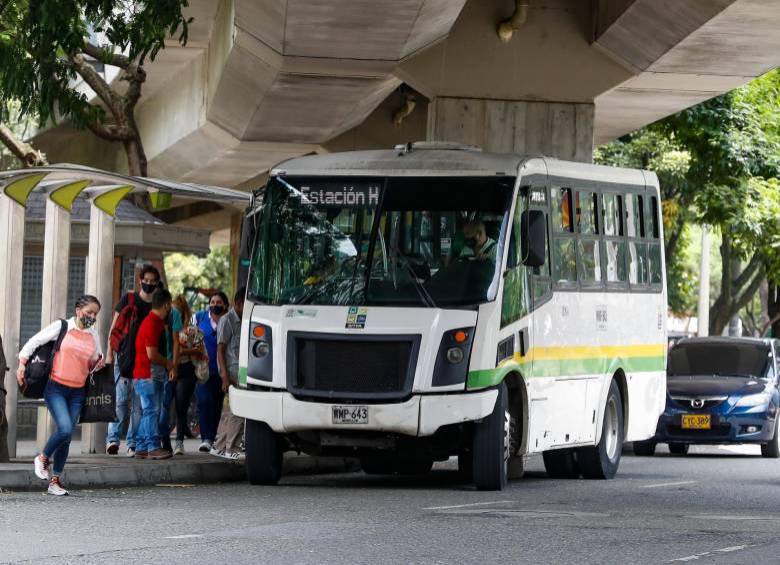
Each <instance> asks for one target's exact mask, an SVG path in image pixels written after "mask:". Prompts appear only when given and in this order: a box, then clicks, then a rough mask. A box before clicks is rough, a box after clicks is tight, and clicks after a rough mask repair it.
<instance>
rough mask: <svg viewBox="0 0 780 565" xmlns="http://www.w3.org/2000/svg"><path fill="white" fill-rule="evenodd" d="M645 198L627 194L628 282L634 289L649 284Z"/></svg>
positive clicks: (639, 195)
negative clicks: (645, 239) (645, 238)
mask: <svg viewBox="0 0 780 565" xmlns="http://www.w3.org/2000/svg"><path fill="white" fill-rule="evenodd" d="M644 203H645V198H644V197H643V196H642V195H641V194H634V193H629V194H626V223H627V229H626V231H627V232H628V238H629V241H628V282H629V284H631V286H632V287H635V286H645V285H647V283H648V265H647V243H646V242H644V241H643V238H644V237H645V233H646V232H645V210H644Z"/></svg>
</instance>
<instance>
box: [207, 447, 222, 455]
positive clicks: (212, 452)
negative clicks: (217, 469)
mask: <svg viewBox="0 0 780 565" xmlns="http://www.w3.org/2000/svg"><path fill="white" fill-rule="evenodd" d="M209 455H214V456H215V457H223V456H224V455H225V452H224V451H223V450H221V449H217V448H216V447H212V448H211V449H209Z"/></svg>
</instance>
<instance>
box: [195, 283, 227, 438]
mask: <svg viewBox="0 0 780 565" xmlns="http://www.w3.org/2000/svg"><path fill="white" fill-rule="evenodd" d="M229 304H230V302H229V301H228V298H227V295H226V294H225V293H224V292H222V291H218V292H216V293H215V294H214V295H213V296H212V297H211V299H210V300H209V309H208V310H207V311H204V312H198V314H197V316H196V320H197V324H198V328H200V330H201V331H202V332H203V342H204V344H205V345H206V353H207V354H208V357H209V378H208V380H207V381H206V382H205V383H199V384H198V386H197V388H196V389H195V394H197V395H198V420H199V422H200V439H201V444H200V446H199V447H198V451H202V452H204V453H209V452H210V451H211V448H212V447H213V446H214V440H215V439H216V436H217V425H218V424H219V417H220V415H221V413H222V401H223V399H224V397H225V393H223V392H222V379H220V378H219V366H218V365H217V327H218V325H219V321H220V319H221V318H222V316H224V315H225V313H226V312H227V308H228V306H229Z"/></svg>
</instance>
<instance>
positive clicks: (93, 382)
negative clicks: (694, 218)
mask: <svg viewBox="0 0 780 565" xmlns="http://www.w3.org/2000/svg"><path fill="white" fill-rule="evenodd" d="M85 386H86V394H85V395H84V406H82V408H81V418H80V419H79V422H81V423H82V424H92V423H95V422H116V421H117V418H116V386H115V385H114V368H113V367H112V366H111V365H106V366H105V367H103V368H102V369H100V370H99V371H95V372H93V373H90V374H89V377H87V383H86V385H85Z"/></svg>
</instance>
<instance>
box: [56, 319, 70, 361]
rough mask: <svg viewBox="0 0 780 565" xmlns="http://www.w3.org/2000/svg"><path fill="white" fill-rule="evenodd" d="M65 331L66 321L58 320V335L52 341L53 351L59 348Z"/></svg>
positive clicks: (66, 330) (66, 328)
mask: <svg viewBox="0 0 780 565" xmlns="http://www.w3.org/2000/svg"><path fill="white" fill-rule="evenodd" d="M66 333H68V321H67V320H60V335H58V336H57V341H55V342H54V352H55V353H56V352H58V351H59V350H60V345H62V340H63V339H65V334H66Z"/></svg>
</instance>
